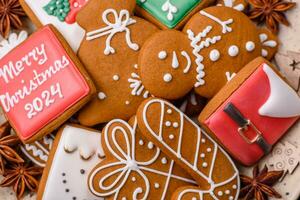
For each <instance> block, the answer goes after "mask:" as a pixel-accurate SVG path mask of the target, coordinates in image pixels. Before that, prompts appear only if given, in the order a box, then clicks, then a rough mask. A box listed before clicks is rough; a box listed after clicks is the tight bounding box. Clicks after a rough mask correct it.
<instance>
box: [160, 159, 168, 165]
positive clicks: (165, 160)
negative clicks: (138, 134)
mask: <svg viewBox="0 0 300 200" xmlns="http://www.w3.org/2000/svg"><path fill="white" fill-rule="evenodd" d="M167 162H168V160H167V158H166V157H163V158H162V159H161V163H162V164H164V165H165V164H167Z"/></svg>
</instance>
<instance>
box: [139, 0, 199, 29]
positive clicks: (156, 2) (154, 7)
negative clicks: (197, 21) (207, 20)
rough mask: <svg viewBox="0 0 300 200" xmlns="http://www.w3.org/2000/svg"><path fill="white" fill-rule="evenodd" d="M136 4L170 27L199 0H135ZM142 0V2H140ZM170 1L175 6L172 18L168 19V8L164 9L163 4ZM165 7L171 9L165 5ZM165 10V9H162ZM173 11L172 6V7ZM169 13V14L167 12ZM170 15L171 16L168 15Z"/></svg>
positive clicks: (178, 21) (196, 4)
mask: <svg viewBox="0 0 300 200" xmlns="http://www.w3.org/2000/svg"><path fill="white" fill-rule="evenodd" d="M136 1H137V4H138V5H139V6H140V7H141V8H143V9H145V10H146V11H147V12H148V13H150V14H151V15H152V16H153V17H155V18H156V19H157V20H158V21H159V22H160V23H162V24H164V25H165V26H167V27H168V28H170V29H172V28H174V27H176V26H177V24H179V23H180V22H181V21H182V20H183V19H184V18H185V16H187V15H188V14H189V13H190V12H191V11H192V10H193V9H194V8H195V7H196V6H198V5H199V3H200V2H201V0H136ZM142 1H144V3H143V2H142ZM168 2H169V3H171V5H173V6H175V7H176V8H177V10H176V9H175V10H176V12H172V13H171V15H172V16H173V19H172V20H170V19H171V18H169V19H168V14H169V10H166V9H164V8H163V7H164V5H165V4H168ZM165 8H169V9H171V7H168V6H166V5H165ZM164 10H165V11H164ZM173 11H174V8H173ZM169 15H170V14H169ZM169 17H171V16H169Z"/></svg>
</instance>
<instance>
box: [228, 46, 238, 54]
mask: <svg viewBox="0 0 300 200" xmlns="http://www.w3.org/2000/svg"><path fill="white" fill-rule="evenodd" d="M228 54H229V55H230V56H231V57H235V56H237V55H238V54H239V48H238V47H237V46H236V45H232V46H230V47H229V49H228Z"/></svg>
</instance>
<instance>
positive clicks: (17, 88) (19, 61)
mask: <svg viewBox="0 0 300 200" xmlns="http://www.w3.org/2000/svg"><path fill="white" fill-rule="evenodd" d="M0 85H1V86H2V87H1V88H0V97H1V98H0V100H1V104H2V107H3V109H4V110H5V112H6V115H7V117H8V119H9V121H10V123H11V124H12V125H13V127H14V128H15V130H16V132H17V133H18V135H19V137H20V138H21V139H23V140H26V139H28V138H30V137H32V136H33V135H34V134H36V133H37V132H38V131H39V130H41V129H42V128H43V127H45V126H46V125H47V124H49V123H50V122H51V121H53V120H54V119H56V118H58V117H59V116H60V115H61V114H63V113H64V112H65V111H66V110H67V109H68V108H70V107H71V106H73V105H74V104H76V103H77V102H78V101H80V100H81V99H82V98H83V97H85V96H87V94H88V93H89V91H90V88H89V86H88V84H87V83H86V81H85V79H84V77H83V76H82V75H81V73H80V72H79V70H78V69H77V67H76V66H75V63H74V62H73V61H72V60H71V59H70V57H69V56H68V54H67V52H66V51H65V49H64V48H63V46H62V45H61V43H60V42H59V40H58V39H57V37H56V36H55V34H54V33H53V32H52V30H51V28H50V27H48V26H46V27H44V28H43V29H41V30H39V31H38V32H36V33H34V34H33V35H32V36H31V37H30V38H29V39H28V40H27V41H25V42H24V43H22V44H21V45H20V46H19V47H17V48H16V49H14V50H13V51H12V52H10V53H9V54H8V55H6V56H5V57H4V58H3V59H1V61H0ZM3 86H4V87H3ZM13 100H14V101H13ZM9 101H10V102H9Z"/></svg>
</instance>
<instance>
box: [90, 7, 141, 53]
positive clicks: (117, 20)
mask: <svg viewBox="0 0 300 200" xmlns="http://www.w3.org/2000/svg"><path fill="white" fill-rule="evenodd" d="M110 14H112V15H113V17H114V22H111V21H109V19H108V16H109V15H110ZM102 20H103V22H104V23H105V24H107V26H106V27H104V28H100V29H97V30H94V31H91V32H88V33H87V37H86V39H87V40H94V39H96V38H99V37H102V36H105V35H108V36H107V39H106V47H105V50H104V54H105V55H109V54H114V53H115V49H114V48H113V47H112V46H111V40H112V38H113V36H114V35H115V34H116V33H121V32H124V31H125V32H126V37H125V39H126V42H127V45H128V46H129V47H130V48H131V49H133V50H135V51H137V50H138V49H139V45H138V44H136V43H133V42H132V41H131V37H130V29H129V28H128V27H127V26H129V25H132V24H135V23H136V20H134V19H132V18H130V15H129V11H128V10H121V11H120V13H119V15H118V13H117V11H116V10H115V9H107V10H105V11H104V12H103V14H102Z"/></svg>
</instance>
